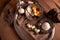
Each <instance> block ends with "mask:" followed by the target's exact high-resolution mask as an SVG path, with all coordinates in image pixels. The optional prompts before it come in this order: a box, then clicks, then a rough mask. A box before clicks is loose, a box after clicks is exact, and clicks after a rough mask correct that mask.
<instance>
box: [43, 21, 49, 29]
mask: <svg viewBox="0 0 60 40" xmlns="http://www.w3.org/2000/svg"><path fill="white" fill-rule="evenodd" d="M42 29H44V30H49V29H50V24H49V23H48V22H45V23H43V25H42Z"/></svg>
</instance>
